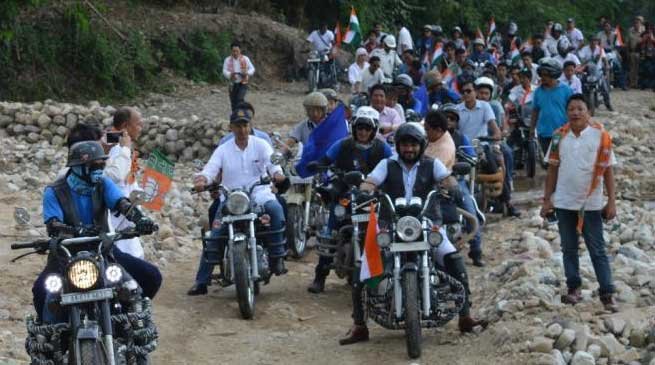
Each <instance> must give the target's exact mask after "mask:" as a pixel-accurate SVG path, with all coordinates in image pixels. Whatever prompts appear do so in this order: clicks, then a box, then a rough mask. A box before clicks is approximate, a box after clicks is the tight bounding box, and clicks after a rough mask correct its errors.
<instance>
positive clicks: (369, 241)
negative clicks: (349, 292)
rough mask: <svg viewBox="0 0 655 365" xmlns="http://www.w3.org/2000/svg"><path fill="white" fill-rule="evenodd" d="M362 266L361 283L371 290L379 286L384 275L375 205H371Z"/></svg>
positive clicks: (360, 272) (360, 271)
mask: <svg viewBox="0 0 655 365" xmlns="http://www.w3.org/2000/svg"><path fill="white" fill-rule="evenodd" d="M361 260H362V266H361V268H360V270H359V281H361V282H363V283H365V284H366V285H368V286H369V287H371V288H375V287H376V286H378V284H379V283H380V281H381V280H382V274H384V264H383V263H382V252H381V250H380V246H379V245H378V219H377V216H376V214H375V204H374V203H371V213H370V214H369V218H368V227H367V228H366V237H365V238H364V251H363V252H362V257H361Z"/></svg>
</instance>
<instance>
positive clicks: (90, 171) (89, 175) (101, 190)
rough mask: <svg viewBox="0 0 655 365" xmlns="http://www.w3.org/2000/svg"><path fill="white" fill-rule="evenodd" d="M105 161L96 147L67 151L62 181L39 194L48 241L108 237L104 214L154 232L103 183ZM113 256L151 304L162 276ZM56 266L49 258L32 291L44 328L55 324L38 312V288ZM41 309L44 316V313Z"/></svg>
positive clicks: (152, 268)
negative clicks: (66, 238)
mask: <svg viewBox="0 0 655 365" xmlns="http://www.w3.org/2000/svg"><path fill="white" fill-rule="evenodd" d="M106 160H107V155H106V154H105V152H104V150H103V148H102V145H101V144H100V142H97V141H83V142H78V143H76V144H74V145H72V146H71V147H70V149H69V152H68V163H67V164H66V166H68V167H70V169H69V170H68V172H67V173H66V175H64V176H63V177H61V178H59V179H58V180H57V181H55V182H54V183H53V184H51V185H49V186H48V187H46V189H45V191H44V193H43V219H44V222H45V225H46V229H47V231H48V235H49V236H51V237H84V236H96V235H98V233H100V232H109V223H108V220H107V218H108V210H111V211H112V212H117V213H120V214H123V215H124V216H125V217H126V218H127V219H128V220H129V221H131V222H133V223H135V225H136V227H135V229H136V230H137V231H138V232H140V233H141V234H150V233H152V232H153V231H154V222H153V221H152V220H150V219H149V218H148V217H146V216H145V215H143V213H142V212H141V210H140V209H139V208H138V207H133V206H132V203H131V202H130V201H129V200H128V199H127V198H125V197H124V196H123V193H122V192H121V190H120V189H119V188H118V187H117V186H116V185H115V184H114V183H113V182H112V181H111V180H110V179H109V178H107V177H105V176H103V169H104V166H105V161H106ZM112 255H113V256H114V258H115V259H116V262H117V263H118V264H120V265H121V266H123V267H124V269H125V270H126V271H127V272H128V273H130V274H131V275H132V276H133V277H134V279H135V280H136V281H137V282H138V283H139V285H141V287H142V289H143V294H144V295H145V296H147V297H150V298H153V297H154V296H155V294H156V293H157V290H159V286H160V285H161V273H160V272H159V270H158V269H157V268H156V267H155V266H154V265H152V264H149V263H147V262H146V261H144V260H141V259H138V258H136V257H134V256H131V255H129V254H125V253H123V252H121V251H120V250H119V249H117V248H115V249H114V250H113V251H112ZM60 269H61V266H60V263H59V262H58V261H57V260H56V256H55V255H54V254H53V255H51V256H50V257H49V258H48V263H47V266H46V268H45V269H44V271H43V272H42V273H41V275H39V278H38V279H37V281H36V283H35V285H34V287H33V288H32V291H33V294H34V306H35V308H36V309H37V314H38V315H39V316H42V315H43V319H44V320H45V321H47V322H52V321H54V320H56V318H54V316H53V315H52V313H49V312H48V310H47V306H46V308H44V307H43V304H44V302H45V298H46V293H45V286H44V285H43V284H39V283H41V282H42V281H44V280H45V276H46V275H47V274H49V273H53V272H59V271H60ZM44 309H45V310H44Z"/></svg>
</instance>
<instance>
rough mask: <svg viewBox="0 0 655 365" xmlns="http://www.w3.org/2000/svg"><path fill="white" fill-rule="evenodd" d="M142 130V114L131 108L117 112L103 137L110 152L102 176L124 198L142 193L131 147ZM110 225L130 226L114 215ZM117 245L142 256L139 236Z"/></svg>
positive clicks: (132, 253) (120, 228)
mask: <svg viewBox="0 0 655 365" xmlns="http://www.w3.org/2000/svg"><path fill="white" fill-rule="evenodd" d="M142 130H143V121H142V120H141V113H139V112H138V111H137V110H136V109H134V108H129V107H125V108H121V109H119V110H117V111H116V113H115V114H114V122H113V125H112V129H111V130H110V131H109V132H107V135H106V137H105V139H106V142H107V144H108V145H109V146H110V147H111V149H110V150H109V154H108V155H109V159H108V160H107V165H106V167H105V170H104V174H105V176H106V177H108V178H109V179H111V180H112V181H113V182H114V183H115V184H116V185H117V186H118V187H119V188H120V189H121V191H122V192H123V195H124V196H130V193H131V192H132V191H134V190H141V188H140V187H139V185H138V184H137V182H136V174H137V172H138V170H139V164H138V157H139V156H138V153H137V151H136V150H135V149H134V148H133V143H134V141H136V140H138V139H139V136H140V135H141V131H142ZM110 223H111V225H112V227H114V229H115V230H123V229H125V228H128V227H130V226H131V225H132V223H131V222H130V221H128V220H127V219H126V218H125V217H124V216H123V215H119V216H115V215H113V214H112V215H111V217H110ZM116 246H118V248H119V249H120V250H121V251H123V252H124V253H127V254H130V255H132V256H134V257H138V258H140V259H143V257H144V252H143V246H141V241H140V240H139V238H138V237H135V238H131V239H127V240H121V241H117V242H116Z"/></svg>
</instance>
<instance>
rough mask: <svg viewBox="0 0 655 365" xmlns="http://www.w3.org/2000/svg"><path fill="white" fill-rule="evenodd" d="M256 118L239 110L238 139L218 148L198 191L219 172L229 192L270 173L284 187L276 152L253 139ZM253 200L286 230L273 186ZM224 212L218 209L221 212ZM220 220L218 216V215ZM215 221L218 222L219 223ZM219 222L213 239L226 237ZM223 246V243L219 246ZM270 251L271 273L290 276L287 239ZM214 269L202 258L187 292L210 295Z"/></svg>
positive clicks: (234, 122) (257, 191)
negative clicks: (252, 125) (286, 261)
mask: <svg viewBox="0 0 655 365" xmlns="http://www.w3.org/2000/svg"><path fill="white" fill-rule="evenodd" d="M251 118H252V114H251V113H250V111H249V110H248V109H236V110H235V111H234V112H233V113H232V115H231V116H230V129H231V130H232V132H233V133H234V139H232V140H231V141H229V142H228V143H225V144H223V145H220V146H218V148H216V150H214V153H212V156H211V158H210V159H209V161H208V162H207V164H206V165H205V167H204V168H203V170H202V172H200V173H199V174H198V175H196V177H195V178H194V180H193V184H194V187H195V189H196V190H197V191H203V190H204V188H205V186H206V185H207V184H209V183H211V182H212V181H214V179H215V177H216V176H217V175H218V173H219V172H222V184H223V186H225V188H227V189H235V188H242V187H249V186H252V185H253V184H255V183H257V182H259V180H260V179H261V177H262V176H263V175H264V174H266V173H268V174H269V175H270V176H272V177H273V181H274V182H276V183H282V182H284V180H286V177H285V176H284V175H283V174H282V168H281V167H280V166H278V165H273V164H272V163H271V161H270V158H271V155H272V154H273V148H272V147H271V146H270V145H269V144H268V143H266V141H264V140H263V139H261V138H258V137H255V136H252V135H250V120H251ZM252 199H253V200H254V202H255V203H256V204H258V205H260V206H263V207H264V210H265V211H266V213H267V214H268V215H269V216H270V226H271V230H273V231H278V230H280V229H281V228H282V227H283V226H284V212H283V209H282V206H281V205H280V203H279V201H278V200H277V199H276V197H275V195H274V194H273V192H272V191H271V187H270V186H258V187H255V188H254V190H253V192H252ZM220 211H221V210H220V209H218V212H220ZM217 216H218V214H217ZM216 218H217V217H215V218H214V219H216ZM216 223H217V221H216V220H215V221H214V222H213V224H212V226H213V227H214V228H213V229H212V235H213V236H214V237H216V236H225V235H226V231H227V225H221V226H220V228H218V229H217V228H215V227H216ZM219 244H223V242H221V243H219ZM267 250H268V254H269V257H270V267H271V272H272V273H273V274H275V275H281V274H284V273H286V269H285V267H284V256H285V255H286V252H285V248H284V239H283V237H282V233H276V234H272V235H271V236H270V238H269V240H268V242H267ZM213 270H214V265H213V264H210V263H208V262H207V261H206V260H205V259H204V258H203V256H202V255H201V258H200V265H199V267H198V272H197V273H196V280H195V284H194V285H193V286H192V287H191V289H189V291H188V292H187V294H188V295H201V294H207V285H208V284H209V282H210V279H211V274H212V271H213Z"/></svg>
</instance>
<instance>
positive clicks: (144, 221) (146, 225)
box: [135, 217, 157, 235]
mask: <svg viewBox="0 0 655 365" xmlns="http://www.w3.org/2000/svg"><path fill="white" fill-rule="evenodd" d="M135 229H136V231H137V232H138V233H139V234H141V235H146V234H153V233H154V232H155V231H156V230H157V225H156V224H155V222H154V221H153V220H152V219H150V218H148V217H141V219H139V220H138V221H137V222H136V227H135Z"/></svg>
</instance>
